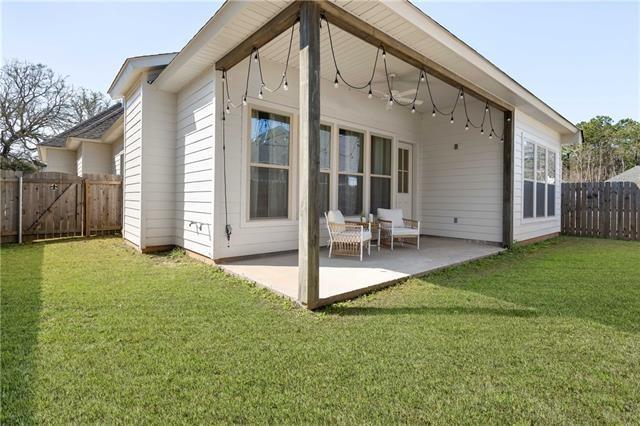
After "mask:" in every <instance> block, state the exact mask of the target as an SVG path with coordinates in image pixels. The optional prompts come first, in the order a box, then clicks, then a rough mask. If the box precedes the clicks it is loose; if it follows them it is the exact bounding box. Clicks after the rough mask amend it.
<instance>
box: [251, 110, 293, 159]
mask: <svg viewBox="0 0 640 426" xmlns="http://www.w3.org/2000/svg"><path fill="white" fill-rule="evenodd" d="M289 127H290V126H289V117H286V116H284V115H279V114H272V113H270V112H264V111H257V110H253V111H252V112H251V162H252V163H262V164H277V165H279V166H288V165H289V134H290V130H289Z"/></svg>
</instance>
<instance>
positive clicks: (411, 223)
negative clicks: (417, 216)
mask: <svg viewBox="0 0 640 426" xmlns="http://www.w3.org/2000/svg"><path fill="white" fill-rule="evenodd" d="M402 221H403V222H404V226H406V227H407V228H414V229H418V228H420V221H418V220H413V219H405V218H403V219H402Z"/></svg>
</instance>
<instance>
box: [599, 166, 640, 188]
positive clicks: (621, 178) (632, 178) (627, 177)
mask: <svg viewBox="0 0 640 426" xmlns="http://www.w3.org/2000/svg"><path fill="white" fill-rule="evenodd" d="M607 182H635V183H636V184H637V185H638V186H640V166H635V167H632V168H630V169H629V170H627V171H625V172H622V173H620V174H619V175H616V176H614V177H612V178H611V179H608V180H607Z"/></svg>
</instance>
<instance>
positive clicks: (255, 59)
mask: <svg viewBox="0 0 640 426" xmlns="http://www.w3.org/2000/svg"><path fill="white" fill-rule="evenodd" d="M253 62H258V51H257V50H256V53H255V54H254V55H253Z"/></svg>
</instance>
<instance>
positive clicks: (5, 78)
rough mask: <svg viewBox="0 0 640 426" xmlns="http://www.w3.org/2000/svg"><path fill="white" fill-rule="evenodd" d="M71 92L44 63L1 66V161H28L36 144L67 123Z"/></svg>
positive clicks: (16, 62) (68, 120)
mask: <svg viewBox="0 0 640 426" xmlns="http://www.w3.org/2000/svg"><path fill="white" fill-rule="evenodd" d="M71 95H72V92H71V90H70V88H69V86H68V85H67V84H66V81H65V79H64V78H63V77H61V76H59V75H56V74H55V73H54V72H53V70H51V69H50V68H49V67H47V66H45V65H43V64H30V63H27V62H20V61H11V62H9V63H7V64H6V65H4V66H3V67H2V68H1V69H0V133H1V136H2V141H1V143H2V146H1V147H0V157H1V158H2V160H3V163H6V162H10V161H16V160H18V161H20V160H29V159H31V157H32V154H33V153H34V152H35V150H36V145H37V144H38V143H40V142H42V141H43V140H44V139H46V138H48V137H50V136H51V135H53V134H55V133H56V132H59V131H61V130H63V129H64V128H65V127H67V126H68V125H69V123H70V116H69V112H68V106H69V101H70V98H71Z"/></svg>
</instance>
